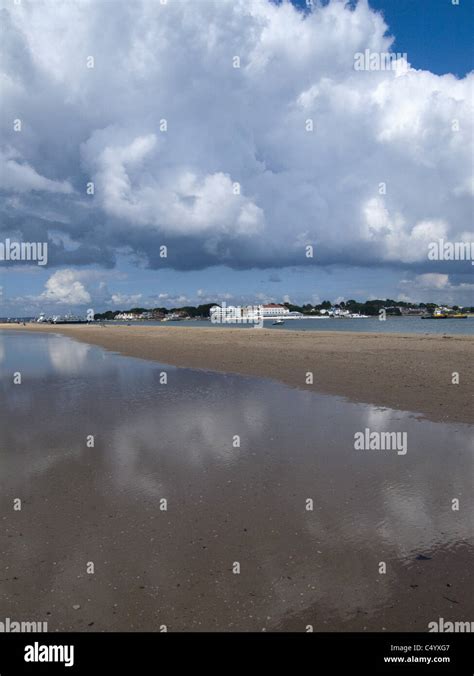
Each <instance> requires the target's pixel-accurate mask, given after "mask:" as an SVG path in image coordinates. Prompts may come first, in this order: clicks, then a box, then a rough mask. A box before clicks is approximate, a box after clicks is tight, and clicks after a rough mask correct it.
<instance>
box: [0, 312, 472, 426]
mask: <svg viewBox="0 0 474 676" xmlns="http://www.w3.org/2000/svg"><path fill="white" fill-rule="evenodd" d="M0 328H1V329H10V330H18V328H19V327H18V326H14V325H8V324H3V325H1V326H0ZM21 329H22V330H28V331H50V332H53V333H61V334H64V335H67V336H70V337H71V338H74V339H76V340H79V341H82V342H86V343H90V344H93V345H98V346H100V347H103V348H105V349H107V350H112V351H115V352H119V353H121V354H124V355H127V356H131V357H138V358H142V359H149V360H154V361H159V362H162V363H165V364H171V365H174V366H185V367H191V368H198V369H206V370H213V371H220V372H228V373H239V374H244V375H254V376H261V377H267V378H272V379H276V380H279V381H281V382H284V383H286V384H287V385H291V386H294V387H298V388H305V389H311V390H313V391H316V392H322V393H327V394H334V395H340V396H344V397H347V398H348V399H350V400H352V401H359V402H364V403H369V404H375V405H378V406H382V407H389V408H394V409H399V410H406V411H413V412H415V413H419V414H421V415H422V416H423V417H425V418H427V419H429V420H433V421H446V422H463V423H472V422H473V417H474V416H473V413H472V411H473V397H472V382H473V380H474V340H473V338H471V337H469V336H438V335H436V336H433V335H421V334H417V335H413V334H412V335H404V334H373V333H371V334H369V333H348V332H347V333H346V332H344V333H340V332H325V333H315V332H299V331H291V332H290V331H278V332H277V331H271V330H268V329H267V330H266V329H259V330H257V329H249V330H242V329H228V328H226V329H219V328H212V329H211V328H194V327H192V328H191V327H170V326H167V327H160V326H123V325H111V324H106V325H105V327H102V326H100V325H99V326H90V325H81V326H51V325H34V324H33V325H27V326H26V327H21ZM308 372H312V373H313V384H312V385H311V384H307V383H306V379H307V376H306V374H307V373H308ZM454 372H457V373H459V384H453V383H452V379H453V373H454Z"/></svg>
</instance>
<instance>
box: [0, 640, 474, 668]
mask: <svg viewBox="0 0 474 676" xmlns="http://www.w3.org/2000/svg"><path fill="white" fill-rule="evenodd" d="M472 646H473V636H472V634H470V633H465V634H462V633H459V634H430V633H422V634H420V633H410V634H401V633H396V634H389V633H383V634H375V633H370V634H367V633H364V634H348V633H337V634H336V633H330V634H329V633H307V634H305V633H298V634H283V633H281V634H280V633H264V632H262V633H259V634H251V633H240V634H239V633H233V634H230V633H228V634H217V633H193V634H191V633H189V634H187V633H176V634H174V633H172V632H170V633H142V634H140V633H130V634H125V633H101V634H98V633H48V634H35V633H31V634H24V633H23V634H13V633H12V634H0V676H17V675H18V674H59V673H62V674H71V675H76V674H95V673H104V674H105V673H115V672H117V673H123V672H126V671H127V670H132V669H133V670H134V671H133V672H132V671H130V673H136V670H137V667H141V668H142V669H150V671H149V673H156V672H157V670H158V669H162V668H165V664H167V665H168V667H167V668H170V667H172V668H174V667H176V668H185V669H186V668H188V669H192V670H193V671H194V670H196V669H198V668H199V667H201V668H202V667H204V668H206V667H208V666H211V665H212V664H214V665H216V666H217V665H219V671H221V672H225V671H227V670H228V667H230V668H231V669H235V668H239V667H240V668H242V669H245V670H248V669H249V667H250V666H252V667H255V666H258V665H262V666H264V668H265V670H266V671H267V670H268V667H271V666H273V665H275V666H278V667H279V668H280V669H281V668H282V667H283V665H284V664H285V663H289V664H290V665H291V664H292V665H293V668H292V671H293V672H294V671H295V669H294V667H296V665H297V664H300V663H301V662H302V660H304V663H306V664H309V665H312V673H314V674H317V673H326V672H325V671H324V672H321V671H320V669H323V668H324V669H328V668H331V669H334V671H339V670H340V669H350V670H351V671H350V673H353V672H354V673H355V672H361V673H364V674H378V673H380V674H411V673H414V674H457V675H461V676H462V675H463V674H466V675H469V676H472V674H473V673H474V659H473V649H472ZM165 660H166V662H165ZM255 660H258V661H257V662H255ZM151 669H153V672H152V671H151ZM138 673H148V671H147V672H145V671H139V672H138ZM347 673H349V672H347Z"/></svg>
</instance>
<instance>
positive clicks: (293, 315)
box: [0, 298, 474, 323]
mask: <svg viewBox="0 0 474 676" xmlns="http://www.w3.org/2000/svg"><path fill="white" fill-rule="evenodd" d="M257 308H258V312H260V313H261V317H262V318H263V319H276V318H284V319H304V318H308V317H320V318H328V317H335V318H361V317H375V316H379V315H380V314H381V312H382V311H383V312H385V314H386V315H387V316H392V317H397V316H398V317H406V316H414V317H416V316H419V317H429V316H433V317H453V316H458V317H459V316H469V315H471V316H474V306H464V307H463V306H459V305H439V304H438V303H408V302H405V301H396V300H391V299H389V298H387V299H385V300H381V299H378V300H367V301H364V302H359V301H356V300H348V301H341V302H340V303H331V301H329V300H324V301H323V302H322V303H318V304H316V305H312V304H311V303H305V304H304V305H294V304H293V303H267V304H258V305H257V304H255V305H242V306H238V305H235V306H234V305H232V304H227V303H222V304H219V303H206V304H205V305H197V306H194V305H186V306H183V307H173V308H166V307H156V308H144V307H134V308H130V309H129V310H107V311H105V312H102V313H95V314H94V315H93V316H92V311H89V313H88V315H87V317H86V316H85V315H84V316H81V315H72V314H66V315H51V316H49V315H48V314H47V313H44V312H42V313H40V315H38V316H34V317H32V316H28V317H0V322H17V321H24V322H31V321H34V322H51V323H86V322H91V321H102V322H103V321H126V322H132V321H155V322H156V321H164V322H169V321H183V320H186V319H188V320H189V319H195V320H199V319H201V320H209V319H212V315H213V314H214V316H219V318H220V320H227V321H231V320H232V319H236V318H237V317H238V316H239V317H244V316H246V315H248V314H249V313H252V312H253V313H255V312H256V311H257ZM236 313H237V314H236Z"/></svg>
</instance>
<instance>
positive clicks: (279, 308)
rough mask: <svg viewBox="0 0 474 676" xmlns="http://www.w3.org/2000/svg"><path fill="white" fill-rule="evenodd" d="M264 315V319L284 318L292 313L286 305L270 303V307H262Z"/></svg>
mask: <svg viewBox="0 0 474 676" xmlns="http://www.w3.org/2000/svg"><path fill="white" fill-rule="evenodd" d="M262 314H263V318H264V319H265V317H271V318H274V317H284V316H285V315H289V314H290V311H289V310H288V308H287V307H285V306H284V305H278V304H276V303H268V305H262Z"/></svg>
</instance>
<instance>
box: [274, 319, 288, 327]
mask: <svg viewBox="0 0 474 676" xmlns="http://www.w3.org/2000/svg"><path fill="white" fill-rule="evenodd" d="M284 323H285V321H284V320H283V319H275V321H274V322H272V324H273V326H275V325H280V324H284Z"/></svg>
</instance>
